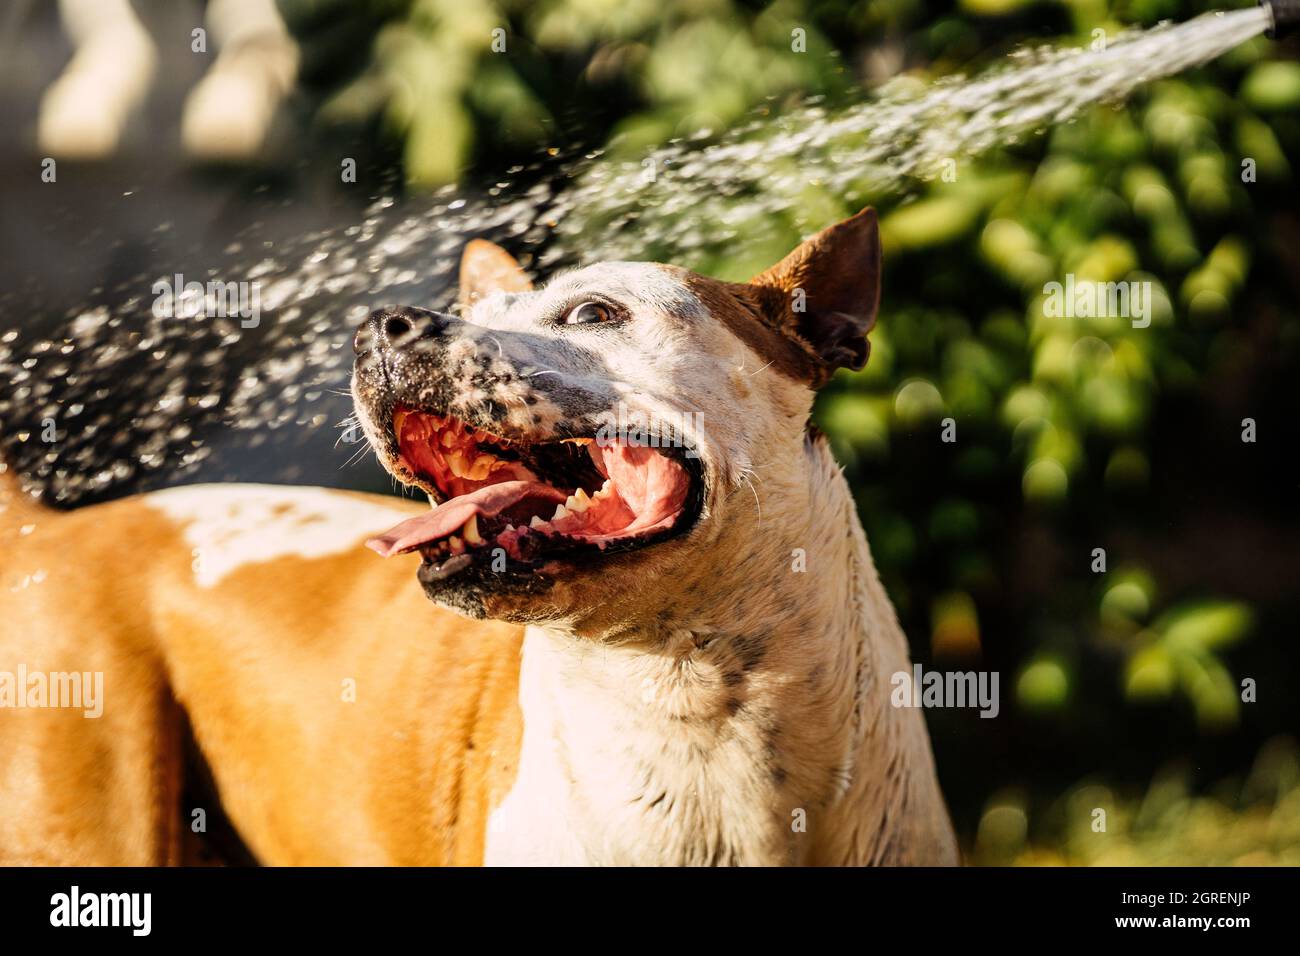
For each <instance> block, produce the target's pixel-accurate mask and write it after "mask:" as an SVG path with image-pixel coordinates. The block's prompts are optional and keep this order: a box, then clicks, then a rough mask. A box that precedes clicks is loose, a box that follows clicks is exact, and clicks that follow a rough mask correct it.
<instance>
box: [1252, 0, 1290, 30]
mask: <svg viewBox="0 0 1300 956" xmlns="http://www.w3.org/2000/svg"><path fill="white" fill-rule="evenodd" d="M1259 5H1260V6H1261V7H1263V8H1264V9H1265V10H1267V11H1268V18H1269V26H1268V29H1267V30H1265V31H1264V35H1265V36H1267V37H1268V38H1269V39H1270V40H1276V39H1277V38H1278V37H1283V36H1286V35H1287V34H1288V33H1291V32H1292V31H1294V30H1295V29H1296V27H1298V26H1300V0H1259Z"/></svg>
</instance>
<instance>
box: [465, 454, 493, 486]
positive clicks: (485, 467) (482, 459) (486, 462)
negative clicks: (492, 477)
mask: <svg viewBox="0 0 1300 956" xmlns="http://www.w3.org/2000/svg"><path fill="white" fill-rule="evenodd" d="M496 463H497V460H496V459H495V458H493V457H492V456H491V455H479V456H478V458H476V459H474V464H472V465H470V467H469V472H468V474H467V475H466V477H467V478H469V479H470V480H471V481H482V480H483V479H484V478H486V477H487V476H488V474H489V473H490V472H491V471H492V466H493V465H495V464H496Z"/></svg>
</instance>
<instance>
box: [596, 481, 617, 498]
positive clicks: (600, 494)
mask: <svg viewBox="0 0 1300 956" xmlns="http://www.w3.org/2000/svg"><path fill="white" fill-rule="evenodd" d="M613 490H614V482H613V479H611V478H606V479H605V483H604V484H603V485H601V486H600V490H599V491H597V492H596V493H595V494H594V495H592V497H593V498H608V497H609V495H610V493H611V492H612V491H613Z"/></svg>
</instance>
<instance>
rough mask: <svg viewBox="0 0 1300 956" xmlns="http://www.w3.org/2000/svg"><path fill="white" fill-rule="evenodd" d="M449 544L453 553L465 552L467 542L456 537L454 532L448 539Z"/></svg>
mask: <svg viewBox="0 0 1300 956" xmlns="http://www.w3.org/2000/svg"><path fill="white" fill-rule="evenodd" d="M447 544H448V546H449V547H450V548H451V553H452V554H464V553H465V542H464V541H462V540H460V538H458V537H456V536H455V535H454V534H453V535H452V536H451V537H450V538H448V539H447Z"/></svg>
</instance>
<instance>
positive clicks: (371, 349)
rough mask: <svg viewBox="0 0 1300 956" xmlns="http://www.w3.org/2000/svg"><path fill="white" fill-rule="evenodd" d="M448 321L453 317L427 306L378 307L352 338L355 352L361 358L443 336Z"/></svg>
mask: <svg viewBox="0 0 1300 956" xmlns="http://www.w3.org/2000/svg"><path fill="white" fill-rule="evenodd" d="M449 321H450V316H446V315H442V314H441V313H438V312H430V311H429V310H428V309H417V308H414V307H409V306H400V307H389V308H383V309H376V310H375V311H374V312H371V313H370V315H369V316H368V317H367V318H366V320H365V321H364V322H362V323H361V327H360V328H358V329H357V333H356V335H354V336H353V337H352V351H353V352H355V353H356V354H357V356H358V358H360V357H362V356H365V355H369V354H370V353H375V354H378V355H391V354H392V353H394V352H396V351H400V350H403V349H407V348H410V347H411V346H412V345H416V344H418V343H419V342H420V341H421V340H422V339H428V338H436V337H438V336H440V335H442V333H443V331H444V330H445V329H446V328H447V323H448V322H449Z"/></svg>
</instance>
